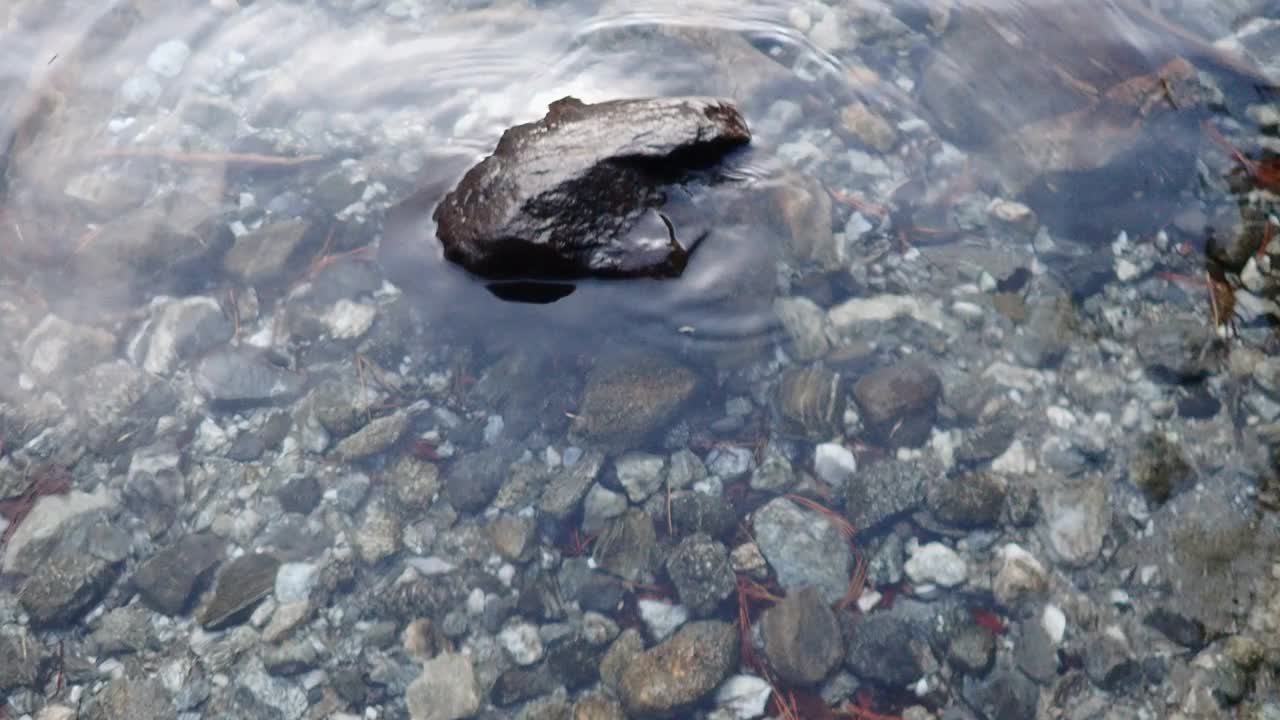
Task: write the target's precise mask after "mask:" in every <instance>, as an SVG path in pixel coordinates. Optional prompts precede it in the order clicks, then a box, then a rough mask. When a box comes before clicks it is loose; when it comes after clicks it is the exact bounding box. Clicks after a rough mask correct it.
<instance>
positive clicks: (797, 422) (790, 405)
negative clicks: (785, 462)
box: [777, 367, 845, 440]
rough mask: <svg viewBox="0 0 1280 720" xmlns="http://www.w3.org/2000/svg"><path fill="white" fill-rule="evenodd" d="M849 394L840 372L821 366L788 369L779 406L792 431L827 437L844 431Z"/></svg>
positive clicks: (786, 426)
mask: <svg viewBox="0 0 1280 720" xmlns="http://www.w3.org/2000/svg"><path fill="white" fill-rule="evenodd" d="M844 406H845V394H844V387H843V384H842V382H841V380H840V376H839V375H838V374H836V373H833V372H831V371H830V370H826V369H823V368H820V367H806V368H794V369H791V370H788V371H787V372H786V373H785V374H783V376H782V380H781V382H779V383H778V396H777V408H778V413H779V415H780V416H781V419H782V423H783V425H782V427H783V430H784V431H785V432H787V433H789V434H792V435H795V436H798V437H803V438H809V439H812V440H825V439H829V438H832V437H836V436H838V435H839V434H840V431H841V427H842V423H843V422H844Z"/></svg>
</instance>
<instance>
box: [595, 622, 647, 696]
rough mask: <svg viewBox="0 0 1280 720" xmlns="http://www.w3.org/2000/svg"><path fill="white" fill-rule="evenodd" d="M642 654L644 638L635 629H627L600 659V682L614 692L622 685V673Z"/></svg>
mask: <svg viewBox="0 0 1280 720" xmlns="http://www.w3.org/2000/svg"><path fill="white" fill-rule="evenodd" d="M643 652H644V637H642V636H641V635H640V631H639V630H637V629H635V628H627V629H626V630H623V631H622V633H621V634H620V635H618V637H617V638H616V639H615V640H614V641H613V643H612V644H611V645H609V649H608V650H606V651H605V654H604V657H603V658H601V659H600V681H601V682H602V683H603V684H604V685H605V687H608V688H610V689H612V690H614V691H617V690H618V688H619V687H620V686H621V684H622V673H623V672H624V671H625V670H626V669H627V668H629V667H631V665H632V664H633V663H634V662H635V659H636V658H638V657H640V655H641V654H642V653H643Z"/></svg>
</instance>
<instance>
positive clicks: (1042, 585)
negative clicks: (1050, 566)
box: [992, 543, 1049, 607]
mask: <svg viewBox="0 0 1280 720" xmlns="http://www.w3.org/2000/svg"><path fill="white" fill-rule="evenodd" d="M997 557H998V559H999V570H997V571H996V579H995V582H994V583H993V585H992V590H993V592H994V593H995V596H996V600H998V601H1000V603H1001V604H1002V605H1005V606H1006V607H1013V606H1015V605H1017V604H1018V603H1019V602H1021V601H1022V600H1023V599H1025V598H1027V597H1033V596H1036V595H1040V594H1041V593H1044V592H1045V591H1047V590H1048V589H1049V573H1048V572H1047V571H1045V569H1044V565H1041V564H1040V561H1039V560H1037V559H1036V557H1035V556H1034V555H1032V554H1031V553H1029V552H1027V551H1026V549H1024V548H1023V547H1022V546H1021V545H1016V544H1014V543H1009V544H1007V545H1005V546H1004V547H1002V548H1000V550H999V551H998V553H997Z"/></svg>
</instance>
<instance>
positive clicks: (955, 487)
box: [925, 472, 1009, 528]
mask: <svg viewBox="0 0 1280 720" xmlns="http://www.w3.org/2000/svg"><path fill="white" fill-rule="evenodd" d="M1008 489H1009V483H1008V481H1006V480H1005V479H1004V478H1003V477H1001V476H999V475H996V474H994V473H987V472H974V473H967V474H960V475H943V476H940V477H937V478H936V479H934V480H933V481H932V482H930V483H929V488H928V490H927V492H926V493H925V505H926V507H928V508H929V512H930V513H932V515H933V517H934V518H936V519H937V520H938V521H939V522H941V523H943V524H944V525H949V526H952V527H959V528H978V527H990V526H993V525H996V524H998V523H999V522H1000V514H1001V513H1002V512H1003V511H1004V499H1005V494H1006V493H1007V492H1008Z"/></svg>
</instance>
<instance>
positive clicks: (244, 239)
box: [222, 220, 311, 285]
mask: <svg viewBox="0 0 1280 720" xmlns="http://www.w3.org/2000/svg"><path fill="white" fill-rule="evenodd" d="M310 229H311V223H309V222H308V221H306V220H284V221H276V222H268V223H266V224H264V225H263V226H262V227H260V228H258V229H256V230H252V231H250V232H248V233H245V234H244V235H241V236H240V237H239V238H236V241H235V244H234V245H233V246H232V247H231V249H230V250H228V251H227V254H226V256H225V257H223V260H222V266H223V268H224V269H225V270H226V271H227V273H229V274H230V275H232V276H234V277H236V278H238V279H240V280H241V281H243V282H244V283H246V284H249V285H258V284H262V283H265V282H270V281H275V280H279V279H282V278H281V277H280V276H281V275H283V274H284V272H285V271H286V270H287V269H289V268H290V266H291V265H294V266H296V267H297V269H298V270H301V269H302V267H301V264H300V263H301V260H302V259H303V258H302V257H301V253H302V252H303V251H305V246H306V244H307V241H308V240H309V238H308V237H307V236H308V231H309V230H310Z"/></svg>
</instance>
